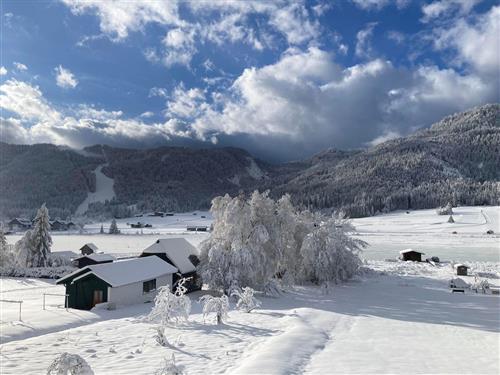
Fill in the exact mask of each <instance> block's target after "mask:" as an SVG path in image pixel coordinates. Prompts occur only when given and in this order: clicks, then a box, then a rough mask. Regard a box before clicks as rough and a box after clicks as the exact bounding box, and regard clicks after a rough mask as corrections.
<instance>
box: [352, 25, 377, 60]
mask: <svg viewBox="0 0 500 375" xmlns="http://www.w3.org/2000/svg"><path fill="white" fill-rule="evenodd" d="M375 26H377V22H370V23H368V24H367V25H366V26H365V28H364V29H362V30H360V31H358V33H357V34H356V50H355V53H356V56H358V57H365V58H370V57H372V56H373V47H372V44H371V39H372V37H373V30H374V29H375Z"/></svg>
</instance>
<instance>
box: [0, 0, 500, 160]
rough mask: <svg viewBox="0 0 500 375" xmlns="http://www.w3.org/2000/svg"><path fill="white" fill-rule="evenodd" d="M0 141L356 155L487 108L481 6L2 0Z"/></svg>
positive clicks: (495, 47)
mask: <svg viewBox="0 0 500 375" xmlns="http://www.w3.org/2000/svg"><path fill="white" fill-rule="evenodd" d="M1 7H2V8H1V17H2V18H1V20H2V25H1V34H2V35H1V43H2V45H1V61H0V66H1V68H0V79H1V85H0V108H1V110H2V113H1V121H2V123H1V125H2V132H1V138H2V140H3V141H6V142H12V143H39V142H51V143H56V144H63V145H68V146H70V147H75V148H81V147H84V146H86V145H91V144H96V143H106V144H112V145H116V146H124V147H151V146H159V145H190V146H194V147H218V146H237V147H243V148H246V149H248V150H249V151H250V152H251V153H253V154H254V155H256V156H258V157H261V158H263V159H266V160H270V161H282V160H293V159H300V158H304V157H307V156H310V155H312V154H314V153H316V152H319V151H321V150H323V149H326V148H341V149H352V148H360V147H367V146H370V145H374V144H377V143H379V142H381V141H383V140H386V139H390V138H394V137H397V136H404V135H406V134H409V133H411V132H413V131H415V130H416V129H418V128H421V127H426V126H429V125H431V124H432V122H434V121H437V120H439V119H440V118H441V117H443V116H445V115H448V114H451V113H454V112H456V111H461V110H466V109H468V108H471V107H473V106H476V105H481V104H485V103H488V102H498V101H499V98H498V95H499V93H498V82H499V77H498V74H499V72H498V66H499V61H498V59H499V53H500V52H499V40H498V36H497V35H498V33H499V30H498V27H499V26H498V25H499V23H500V7H499V6H497V5H496V2H495V1H487V0H484V1H481V0H436V1H432V0H426V1H420V0H414V1H410V0H352V1H351V0H337V1H316V0H315V1H293V2H290V1H284V0H276V1H196V2H194V1H193V2H189V1H181V2H175V1H139V0H137V1H125V2H124V1H108V2H104V1H100V0H88V1H77V0H61V1H12V0H4V1H2V2H1Z"/></svg>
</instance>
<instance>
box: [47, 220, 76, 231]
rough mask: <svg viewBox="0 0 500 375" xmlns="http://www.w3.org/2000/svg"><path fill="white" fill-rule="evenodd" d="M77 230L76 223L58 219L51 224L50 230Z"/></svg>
mask: <svg viewBox="0 0 500 375" xmlns="http://www.w3.org/2000/svg"><path fill="white" fill-rule="evenodd" d="M75 228H76V225H75V223H73V222H71V221H65V220H60V219H56V220H53V221H51V222H50V229H51V230H53V231H63V230H70V229H75Z"/></svg>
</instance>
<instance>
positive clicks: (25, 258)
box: [14, 230, 34, 267]
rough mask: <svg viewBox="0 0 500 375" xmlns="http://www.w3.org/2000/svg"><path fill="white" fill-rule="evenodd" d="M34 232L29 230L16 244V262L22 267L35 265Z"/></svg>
mask: <svg viewBox="0 0 500 375" xmlns="http://www.w3.org/2000/svg"><path fill="white" fill-rule="evenodd" d="M32 249H33V242H32V232H31V230H27V231H26V232H25V233H24V235H23V236H22V237H21V239H20V240H19V241H17V242H16V244H15V245H14V254H15V258H16V259H15V263H16V265H17V266H20V267H34V265H33V250H32Z"/></svg>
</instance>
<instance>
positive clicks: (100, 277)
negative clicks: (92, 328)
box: [56, 256, 177, 310]
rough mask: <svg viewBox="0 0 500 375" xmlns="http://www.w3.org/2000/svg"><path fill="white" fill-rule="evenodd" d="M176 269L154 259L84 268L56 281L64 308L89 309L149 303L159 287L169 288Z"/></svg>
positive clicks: (128, 260)
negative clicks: (61, 290) (62, 291)
mask: <svg viewBox="0 0 500 375" xmlns="http://www.w3.org/2000/svg"><path fill="white" fill-rule="evenodd" d="M175 272H177V269H176V268H175V267H173V266H172V265H170V264H168V263H166V262H165V261H163V260H162V259H160V258H159V257H157V256H151V257H145V258H134V259H127V260H122V261H117V262H112V263H105V264H95V265H90V266H86V267H84V268H82V269H79V270H77V271H75V272H73V273H70V274H69V275H66V276H64V277H62V278H61V279H59V280H57V282H56V284H62V285H64V286H65V287H66V294H67V295H68V298H67V306H66V307H70V308H74V309H80V310H90V309H91V308H93V307H94V306H95V305H97V304H100V303H105V302H106V303H108V308H111V307H112V306H113V307H115V306H124V305H133V304H138V303H144V302H151V301H153V300H154V297H155V296H156V292H157V290H158V288H159V287H160V286H166V285H172V275H173V274H174V273H175Z"/></svg>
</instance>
